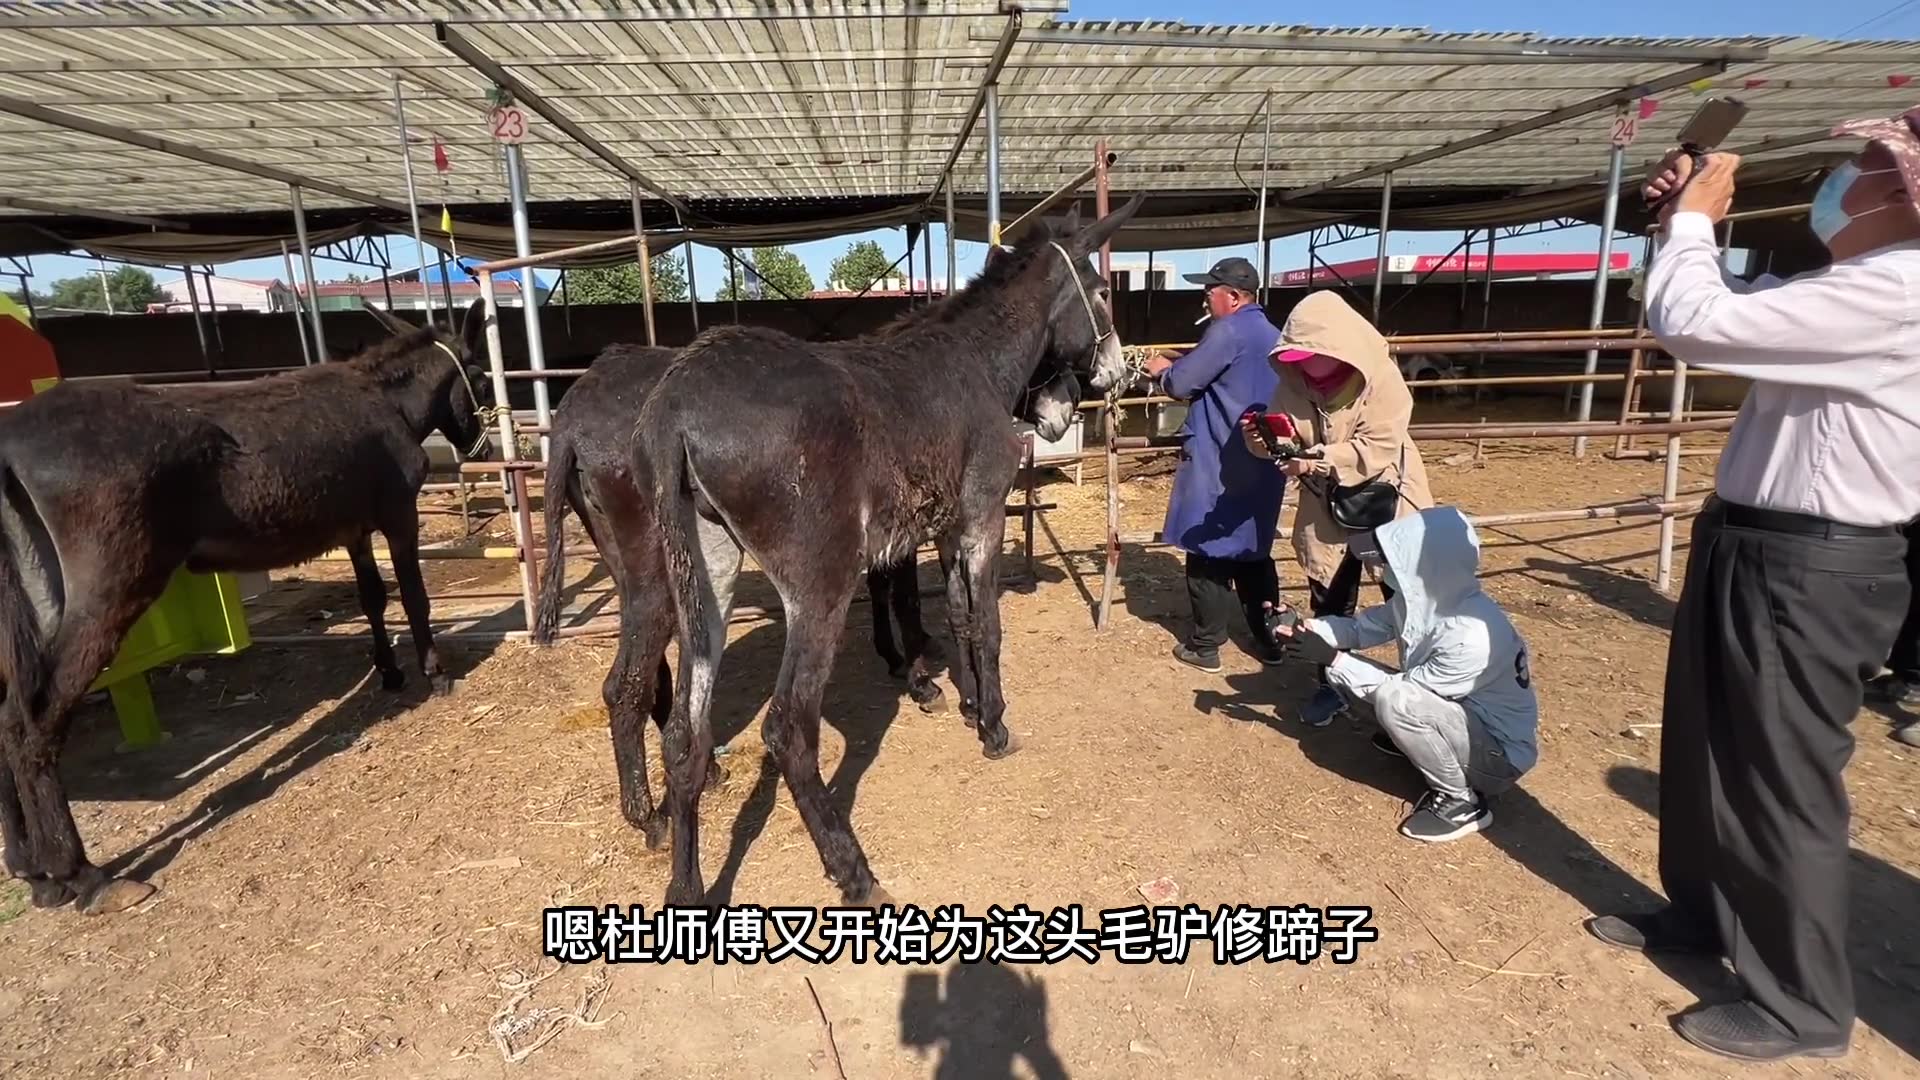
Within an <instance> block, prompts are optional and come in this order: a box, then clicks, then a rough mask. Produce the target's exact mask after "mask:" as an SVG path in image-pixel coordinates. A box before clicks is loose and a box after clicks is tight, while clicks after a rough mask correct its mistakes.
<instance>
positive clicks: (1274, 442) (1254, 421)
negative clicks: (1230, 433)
mask: <svg viewBox="0 0 1920 1080" xmlns="http://www.w3.org/2000/svg"><path fill="white" fill-rule="evenodd" d="M1240 429H1241V430H1242V431H1244V432H1247V433H1249V434H1251V435H1252V436H1253V440H1254V441H1255V442H1257V444H1258V449H1260V450H1265V451H1266V456H1267V457H1268V458H1270V459H1272V460H1274V461H1285V460H1287V459H1289V458H1292V457H1294V456H1295V455H1297V454H1298V453H1299V452H1300V451H1299V448H1298V447H1297V446H1296V445H1295V443H1294V436H1295V434H1296V429H1295V428H1294V426H1293V417H1291V416H1288V415H1287V414H1286V413H1262V412H1261V411H1260V410H1258V409H1248V410H1247V411H1246V412H1244V413H1241V414H1240ZM1248 448H1249V449H1255V447H1254V446H1253V445H1249V447H1248Z"/></svg>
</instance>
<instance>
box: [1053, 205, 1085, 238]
mask: <svg viewBox="0 0 1920 1080" xmlns="http://www.w3.org/2000/svg"><path fill="white" fill-rule="evenodd" d="M1079 231H1080V201H1079V200H1078V199H1076V200H1074V203H1073V206H1072V208H1071V209H1069V210H1068V211H1067V216H1066V217H1063V218H1061V219H1060V223H1059V224H1058V225H1056V226H1054V233H1053V234H1054V235H1055V236H1072V235H1073V234H1074V233H1077V232H1079Z"/></svg>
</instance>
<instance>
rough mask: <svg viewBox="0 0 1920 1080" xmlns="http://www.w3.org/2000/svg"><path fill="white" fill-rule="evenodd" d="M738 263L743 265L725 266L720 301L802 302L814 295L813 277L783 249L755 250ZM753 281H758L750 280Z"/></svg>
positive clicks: (789, 252) (765, 248) (801, 263)
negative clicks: (795, 300) (809, 294)
mask: <svg viewBox="0 0 1920 1080" xmlns="http://www.w3.org/2000/svg"><path fill="white" fill-rule="evenodd" d="M735 254H736V255H739V254H740V253H738V252H736V253H735ZM740 261H741V262H742V263H744V264H746V265H745V266H744V267H736V266H733V265H732V264H731V263H729V264H728V266H727V281H726V284H724V285H722V286H720V293H719V298H720V299H722V300H736V299H737V300H761V299H765V300H780V299H784V298H785V297H789V296H790V297H793V298H794V299H797V300H804V299H806V297H807V294H808V293H811V292H812V291H813V275H812V274H810V273H808V272H807V264H806V263H803V262H801V261H800V256H798V255H795V254H794V253H793V252H791V251H788V250H787V249H786V248H783V247H763V248H754V249H753V250H751V251H749V252H747V253H746V254H745V255H744V256H741V258H740ZM756 277H757V278H760V279H761V280H759V281H756V280H753V279H754V278H756Z"/></svg>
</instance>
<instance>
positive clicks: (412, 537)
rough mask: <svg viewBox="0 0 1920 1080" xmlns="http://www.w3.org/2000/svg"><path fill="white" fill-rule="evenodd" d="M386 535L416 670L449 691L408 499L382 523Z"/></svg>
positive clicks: (413, 508) (415, 512) (416, 519)
mask: <svg viewBox="0 0 1920 1080" xmlns="http://www.w3.org/2000/svg"><path fill="white" fill-rule="evenodd" d="M380 532H381V533H382V534H383V535H385V536H386V538H387V553H388V554H389V555H390V556H392V558H393V580H394V581H395V582H397V583H398V584H399V585H400V606H401V607H403V608H405V609H406V612H407V629H408V630H409V631H410V632H411V633H412V634H413V649H414V652H415V653H416V654H418V655H419V657H420V674H422V675H425V676H426V677H427V683H428V684H429V685H431V686H432V687H433V692H434V693H436V694H450V693H452V692H453V679H452V678H451V677H449V676H448V675H447V672H446V669H445V668H443V667H441V666H440V651H439V650H438V649H436V648H434V645H433V626H432V619H433V609H432V605H431V604H429V603H428V602H427V583H426V582H425V581H423V580H421V577H420V512H419V510H418V509H417V508H416V506H415V505H414V503H413V502H412V501H411V500H409V501H408V502H407V505H406V506H405V508H404V509H403V510H402V511H401V512H398V513H396V514H395V519H394V521H393V522H392V527H390V528H389V527H386V526H382V527H381V529H380Z"/></svg>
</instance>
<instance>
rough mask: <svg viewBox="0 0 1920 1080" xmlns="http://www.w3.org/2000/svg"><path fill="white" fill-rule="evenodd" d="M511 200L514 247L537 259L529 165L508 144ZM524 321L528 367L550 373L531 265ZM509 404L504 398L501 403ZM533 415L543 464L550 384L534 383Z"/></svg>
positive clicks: (524, 283) (523, 295) (523, 286)
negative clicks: (531, 229) (529, 211)
mask: <svg viewBox="0 0 1920 1080" xmlns="http://www.w3.org/2000/svg"><path fill="white" fill-rule="evenodd" d="M507 197H508V198H509V199H511V200H512V202H513V247H514V253H515V254H516V255H518V256H519V257H520V258H522V259H530V258H532V257H533V239H532V236H531V233H530V232H529V229H528V226H527V163H526V158H525V157H524V156H522V154H521V152H520V147H519V146H518V145H516V144H514V143H508V144H507ZM520 312H521V316H522V319H521V321H522V322H524V323H525V324H526V328H527V366H528V367H529V368H531V369H533V370H534V371H536V372H540V371H545V370H547V351H546V349H545V348H544V347H543V344H542V342H541V339H540V303H539V284H538V275H537V274H536V273H535V272H534V268H533V267H532V266H531V265H528V266H523V267H521V268H520ZM501 400H502V402H504V401H505V399H504V398H502V399H501ZM533 412H534V417H535V419H536V420H537V421H538V422H539V424H540V427H541V430H542V432H543V434H542V435H541V436H540V460H541V461H543V462H544V461H546V460H547V436H546V435H545V434H544V431H545V429H546V428H548V427H550V426H551V425H552V423H553V412H552V410H551V409H550V408H549V407H548V405H547V380H546V379H545V378H544V377H536V378H534V380H533Z"/></svg>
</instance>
